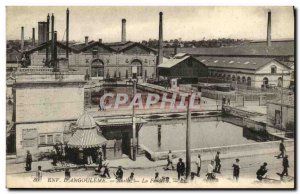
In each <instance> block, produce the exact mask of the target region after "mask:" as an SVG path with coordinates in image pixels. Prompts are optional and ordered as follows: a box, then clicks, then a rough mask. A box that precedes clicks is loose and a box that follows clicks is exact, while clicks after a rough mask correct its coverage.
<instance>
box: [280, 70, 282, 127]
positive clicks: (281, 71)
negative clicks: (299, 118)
mask: <svg viewBox="0 0 300 194" xmlns="http://www.w3.org/2000/svg"><path fill="white" fill-rule="evenodd" d="M282 106H283V70H282V71H281V107H280V109H281V110H280V114H281V122H280V125H281V130H283V112H282V110H283V108H282Z"/></svg>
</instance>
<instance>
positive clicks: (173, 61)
mask: <svg viewBox="0 0 300 194" xmlns="http://www.w3.org/2000/svg"><path fill="white" fill-rule="evenodd" d="M189 57H190V56H189V55H186V56H184V57H181V58H180V57H178V58H171V59H169V60H167V61H164V62H163V63H161V64H160V65H158V67H159V68H171V67H173V66H175V65H177V64H178V63H180V62H182V61H184V60H186V59H187V58H189Z"/></svg>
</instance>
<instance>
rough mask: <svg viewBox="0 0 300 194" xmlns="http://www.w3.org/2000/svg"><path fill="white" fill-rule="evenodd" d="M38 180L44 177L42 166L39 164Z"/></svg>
mask: <svg viewBox="0 0 300 194" xmlns="http://www.w3.org/2000/svg"><path fill="white" fill-rule="evenodd" d="M36 178H37V181H41V180H42V178H43V173H42V166H38V171H37V172H36Z"/></svg>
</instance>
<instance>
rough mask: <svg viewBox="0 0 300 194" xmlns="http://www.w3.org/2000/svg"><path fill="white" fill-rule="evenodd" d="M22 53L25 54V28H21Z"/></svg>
mask: <svg viewBox="0 0 300 194" xmlns="http://www.w3.org/2000/svg"><path fill="white" fill-rule="evenodd" d="M21 52H24V27H23V26H22V27H21Z"/></svg>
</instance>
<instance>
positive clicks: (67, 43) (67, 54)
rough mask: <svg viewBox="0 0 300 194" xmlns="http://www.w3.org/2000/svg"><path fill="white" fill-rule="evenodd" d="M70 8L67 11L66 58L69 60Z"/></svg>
mask: <svg viewBox="0 0 300 194" xmlns="http://www.w3.org/2000/svg"><path fill="white" fill-rule="evenodd" d="M69 14H70V12H69V8H68V9H67V13H66V15H67V18H66V47H67V49H66V58H67V59H69ZM68 64H69V63H68Z"/></svg>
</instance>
